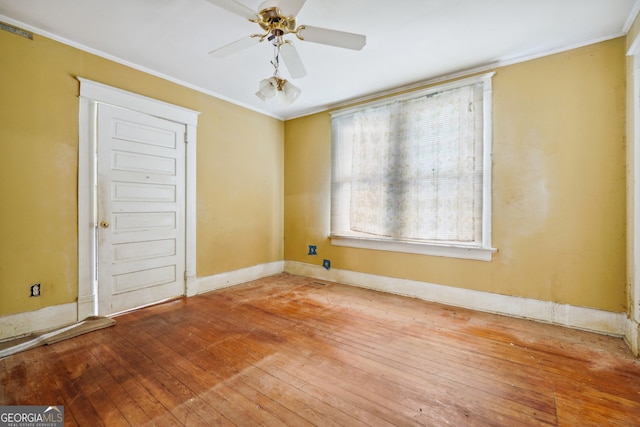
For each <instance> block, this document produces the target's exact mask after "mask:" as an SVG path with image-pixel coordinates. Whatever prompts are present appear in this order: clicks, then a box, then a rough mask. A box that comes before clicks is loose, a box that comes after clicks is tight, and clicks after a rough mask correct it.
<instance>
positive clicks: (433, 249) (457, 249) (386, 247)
mask: <svg viewBox="0 0 640 427" xmlns="http://www.w3.org/2000/svg"><path fill="white" fill-rule="evenodd" d="M329 237H330V238H331V244H332V245H334V246H347V247H351V248H361V249H373V250H378V251H390V252H404V253H410V254H420V255H432V256H441V257H448V258H461V259H472V260H477V261H491V258H492V256H493V253H494V252H497V251H498V250H497V249H495V248H483V247H478V246H463V245H454V244H437V243H418V242H405V241H400V240H386V239H372V238H370V237H355V236H345V235H331V236H329Z"/></svg>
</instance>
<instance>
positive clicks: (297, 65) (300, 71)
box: [280, 42, 307, 79]
mask: <svg viewBox="0 0 640 427" xmlns="http://www.w3.org/2000/svg"><path fill="white" fill-rule="evenodd" d="M280 54H281V55H282V59H283V60H284V64H285V65H286V66H287V70H289V74H291V77H292V78H294V79H299V78H301V77H304V76H306V75H307V70H305V68H304V64H303V63H302V59H300V55H298V51H297V49H296V47H295V46H294V45H293V44H292V43H288V42H287V43H285V44H283V45H282V46H280Z"/></svg>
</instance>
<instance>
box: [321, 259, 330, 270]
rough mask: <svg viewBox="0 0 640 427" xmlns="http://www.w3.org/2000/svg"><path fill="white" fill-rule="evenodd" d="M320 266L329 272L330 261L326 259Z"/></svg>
mask: <svg viewBox="0 0 640 427" xmlns="http://www.w3.org/2000/svg"><path fill="white" fill-rule="evenodd" d="M322 266H323V267H324V268H326V269H327V270H329V269H330V268H331V261H329V260H328V259H325V260H324V261H322Z"/></svg>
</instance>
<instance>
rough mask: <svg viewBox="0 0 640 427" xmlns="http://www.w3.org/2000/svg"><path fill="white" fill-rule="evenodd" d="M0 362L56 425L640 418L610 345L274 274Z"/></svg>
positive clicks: (19, 400)
mask: <svg viewBox="0 0 640 427" xmlns="http://www.w3.org/2000/svg"><path fill="white" fill-rule="evenodd" d="M116 319H117V324H116V325H115V326H113V327H111V328H107V329H103V330H100V331H97V332H92V333H90V334H86V335H83V336H80V337H77V338H73V339H70V340H67V341H63V342H60V343H57V344H54V345H51V346H45V347H40V348H36V349H33V350H29V351H26V352H23V353H19V354H15V355H13V356H9V357H6V358H4V359H1V360H0V405H63V406H64V413H65V424H66V425H70V426H73V425H79V426H99V425H105V426H120V425H123V426H128V425H133V426H143V425H158V426H165V425H166V426H169V425H203V426H210V425H224V426H234V425H235V426H256V425H264V426H313V425H317V426H332V425H339V426H414V425H415V426H417V425H420V426H443V425H453V426H489V425H493V426H510V427H511V426H538V425H545V426H625V427H628V426H634V425H635V426H638V425H640V362H639V361H638V360H637V359H635V358H634V357H633V356H632V354H631V353H630V351H629V350H628V349H627V348H626V346H625V344H624V343H623V341H622V340H621V339H617V338H612V337H606V336H601V335H596V334H591V333H587V332H582V331H575V330H570V329H565V328H561V327H556V326H551V325H546V324H541V323H536V322H530V321H525V320H520V319H513V318H507V317H502V316H496V315H490V314H486V313H479V312H473V311H470V310H464V309H459V308H453V307H447V306H443V305H439V304H433V303H427V302H424V301H420V300H415V299H410V298H404V297H399V296H394V295H388V294H383V293H378V292H374V291H368V290H364V289H359V288H355V287H350V286H344V285H339V284H334V283H327V282H320V281H316V280H313V279H309V278H304V277H299V276H293V275H289V274H281V275H277V276H273V277H269V278H265V279H261V280H257V281H254V282H250V283H247V284H244V285H240V286H235V287H232V288H228V289H224V290H221V291H216V292H212V293H209V294H205V295H200V296H197V297H192V298H188V299H179V300H175V301H171V302H168V303H164V304H160V305H157V306H153V307H148V308H144V309H141V310H138V311H135V312H131V313H127V314H124V315H121V316H119V317H117V318H116Z"/></svg>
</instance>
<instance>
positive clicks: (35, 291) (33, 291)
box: [29, 283, 40, 297]
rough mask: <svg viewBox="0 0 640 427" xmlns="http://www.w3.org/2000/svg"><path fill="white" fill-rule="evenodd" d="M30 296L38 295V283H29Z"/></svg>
mask: <svg viewBox="0 0 640 427" xmlns="http://www.w3.org/2000/svg"><path fill="white" fill-rule="evenodd" d="M29 296H30V297H39V296H40V283H36V284H35V285H31V295H29Z"/></svg>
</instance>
